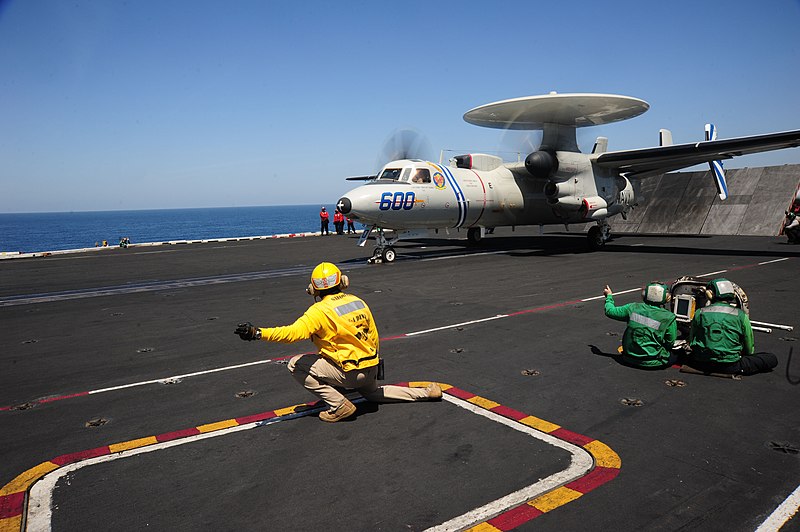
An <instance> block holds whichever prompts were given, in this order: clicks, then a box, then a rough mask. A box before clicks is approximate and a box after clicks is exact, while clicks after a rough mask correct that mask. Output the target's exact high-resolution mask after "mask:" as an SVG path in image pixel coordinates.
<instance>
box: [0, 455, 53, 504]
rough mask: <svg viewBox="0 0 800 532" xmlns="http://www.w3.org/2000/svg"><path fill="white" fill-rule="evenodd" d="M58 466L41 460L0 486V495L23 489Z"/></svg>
mask: <svg viewBox="0 0 800 532" xmlns="http://www.w3.org/2000/svg"><path fill="white" fill-rule="evenodd" d="M58 468H59V466H57V465H56V464H54V463H53V462H42V463H41V464H39V465H37V466H36V467H32V468H30V469H28V470H27V471H25V472H24V473H22V474H21V475H19V476H17V478H15V479H14V480H12V481H11V482H9V483H8V484H6V485H5V486H3V487H2V488H0V496H2V495H10V494H12V493H19V492H20V491H25V490H27V489H28V488H29V487H30V486H31V484H33V483H34V482H36V481H37V480H39V479H40V478H41V477H43V476H45V475H46V474H47V473H49V472H50V471H53V470H55V469H58Z"/></svg>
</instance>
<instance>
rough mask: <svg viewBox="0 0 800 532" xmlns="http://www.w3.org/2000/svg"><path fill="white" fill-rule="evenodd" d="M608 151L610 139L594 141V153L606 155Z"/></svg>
mask: <svg viewBox="0 0 800 532" xmlns="http://www.w3.org/2000/svg"><path fill="white" fill-rule="evenodd" d="M606 151H608V137H597V140H596V141H594V147H593V148H592V153H597V154H599V153H605V152H606Z"/></svg>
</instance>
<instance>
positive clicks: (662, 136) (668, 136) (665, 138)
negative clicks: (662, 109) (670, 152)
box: [658, 129, 672, 146]
mask: <svg viewBox="0 0 800 532" xmlns="http://www.w3.org/2000/svg"><path fill="white" fill-rule="evenodd" d="M658 145H659V146H672V131H670V130H669V129H659V130H658Z"/></svg>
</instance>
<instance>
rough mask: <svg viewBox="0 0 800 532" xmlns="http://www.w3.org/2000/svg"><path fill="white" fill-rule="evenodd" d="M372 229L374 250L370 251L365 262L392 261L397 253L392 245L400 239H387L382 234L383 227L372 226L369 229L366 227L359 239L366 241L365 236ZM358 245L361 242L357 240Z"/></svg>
mask: <svg viewBox="0 0 800 532" xmlns="http://www.w3.org/2000/svg"><path fill="white" fill-rule="evenodd" d="M373 230H375V241H376V245H375V251H374V252H373V253H372V257H370V258H369V259H367V262H368V263H369V264H380V263H383V262H394V259H395V258H396V257H397V253H396V252H395V250H394V248H393V247H392V246H393V245H394V244H395V243H396V242H397V241H398V240H400V238H399V237H396V238H392V239H388V238H386V235H385V234H384V231H383V229H381V228H380V227H375V226H373V227H371V228H370V229H368V230H366V231H365V232H364V235H362V237H361V240H362V241H364V242H366V238H365V237H368V236H369V233H371V232H372V231H373ZM359 245H363V244H362V243H361V242H359Z"/></svg>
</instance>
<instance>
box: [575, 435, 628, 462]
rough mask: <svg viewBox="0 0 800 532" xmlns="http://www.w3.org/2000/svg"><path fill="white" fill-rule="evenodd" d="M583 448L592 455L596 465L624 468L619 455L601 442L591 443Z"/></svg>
mask: <svg viewBox="0 0 800 532" xmlns="http://www.w3.org/2000/svg"><path fill="white" fill-rule="evenodd" d="M583 448H584V449H586V450H587V451H589V452H590V453H592V456H594V462H595V464H597V465H598V466H600V467H613V468H616V469H620V468H621V467H622V460H620V458H619V455H618V454H617V453H615V452H614V451H613V450H611V447H609V446H608V445H606V444H605V443H603V442H601V441H597V440H594V441H590V442H589V443H587V444H586V445H584V446H583Z"/></svg>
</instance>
